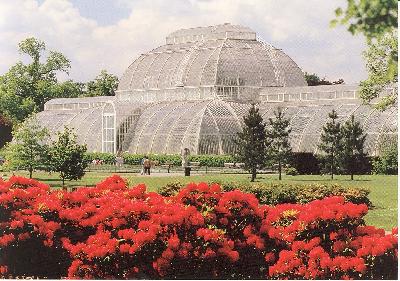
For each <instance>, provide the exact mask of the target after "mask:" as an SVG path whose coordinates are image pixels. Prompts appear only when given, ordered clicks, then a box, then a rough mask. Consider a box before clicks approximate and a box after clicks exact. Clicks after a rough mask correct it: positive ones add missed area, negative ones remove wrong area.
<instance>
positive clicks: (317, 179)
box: [5, 172, 398, 230]
mask: <svg viewBox="0 0 400 281" xmlns="http://www.w3.org/2000/svg"><path fill="white" fill-rule="evenodd" d="M18 174H19V175H23V176H27V173H26V172H19V173H18ZM110 174H112V173H109V172H108V173H107V172H88V173H86V175H85V177H84V178H83V179H82V180H79V181H71V182H67V185H68V186H93V185H95V184H96V183H98V182H99V181H101V180H103V179H104V178H106V177H107V176H109V175H110ZM5 175H6V177H7V176H9V174H8V173H5ZM120 175H121V176H122V177H124V178H127V179H128V182H129V184H130V185H131V186H133V185H136V184H139V183H144V184H146V186H147V188H148V190H149V191H156V190H157V187H159V186H163V185H165V184H167V183H169V182H173V181H177V180H179V181H181V182H184V183H189V182H201V181H205V182H212V181H218V182H232V181H236V182H249V181H250V178H249V175H246V174H202V175H193V176H191V177H184V176H182V175H180V174H178V173H177V174H176V175H175V174H173V176H165V177H161V176H157V174H154V175H152V176H140V175H138V174H137V173H121V174H120ZM34 177H35V178H36V179H38V180H40V181H42V182H45V183H47V184H49V185H50V186H51V187H53V188H59V187H60V186H61V180H60V179H59V178H58V174H56V173H52V174H49V173H45V172H36V173H34ZM397 178H398V176H384V175H364V176H355V178H354V181H351V180H350V179H349V176H335V179H334V180H333V181H332V180H331V179H330V177H329V176H319V175H317V176H314V175H307V176H295V177H292V176H283V180H282V182H283V183H288V184H309V183H321V184H333V183H337V184H340V185H342V186H355V187H366V188H369V189H370V191H371V193H370V195H369V198H370V200H371V201H372V203H373V205H374V206H375V207H374V208H373V209H372V210H370V211H369V212H368V214H367V216H366V217H365V219H366V223H367V224H369V225H374V226H377V227H380V228H384V229H386V230H391V229H392V228H393V227H395V226H397V212H398V211H397V210H398V207H397V205H398V199H397V193H398V189H397V186H398V185H397ZM256 181H258V182H265V183H272V182H278V180H277V176H276V175H269V174H268V175H266V174H263V175H259V176H258V177H257V180H256Z"/></svg>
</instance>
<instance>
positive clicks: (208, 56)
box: [38, 24, 397, 155]
mask: <svg viewBox="0 0 400 281" xmlns="http://www.w3.org/2000/svg"><path fill="white" fill-rule="evenodd" d="M396 86H397V85H395V86H393V89H387V91H395V90H396ZM356 92H357V86H352V85H331V86H314V87H307V86H306V82H305V80H304V76H303V73H302V71H301V70H300V68H299V67H298V66H297V65H296V63H295V62H294V61H293V60H292V59H290V57H288V56H287V55H286V54H285V53H284V52H282V51H281V50H280V49H277V48H275V47H273V46H271V45H269V44H266V43H263V42H261V41H260V40H257V37H256V33H255V32H254V31H252V30H251V29H249V28H247V27H242V26H236V25H231V24H223V25H217V26H210V27H198V28H191V29H182V30H178V31H175V32H173V33H171V34H170V35H168V36H167V38H166V45H163V46H160V47H158V48H156V49H154V50H152V51H150V52H148V53H146V54H142V55H141V56H140V57H139V58H138V59H136V60H135V61H134V62H133V63H132V64H131V65H130V66H129V67H128V69H127V70H126V72H125V73H124V74H123V76H122V77H121V79H120V84H119V87H118V90H117V93H116V96H115V97H92V98H71V99H54V100H50V101H49V102H47V103H46V105H45V110H44V111H43V112H41V113H39V114H38V120H39V122H40V123H41V124H42V125H43V126H45V127H47V128H48V129H49V130H50V131H51V132H53V134H52V135H55V134H54V133H55V132H57V131H59V130H62V129H63V127H64V126H68V127H71V128H74V129H75V130H76V133H77V135H78V140H79V141H80V142H81V143H85V144H87V147H88V150H89V151H97V152H111V153H117V152H119V151H121V152H130V153H154V154H172V153H180V152H181V151H182V149H183V148H189V150H190V152H191V153H192V154H227V153H231V152H233V151H234V150H235V141H234V139H235V137H236V133H237V132H238V131H241V128H242V120H243V116H244V115H245V114H246V113H247V111H248V109H249V107H250V105H251V103H257V104H258V107H259V108H260V112H261V113H262V114H263V118H264V120H265V121H267V120H268V118H270V117H272V116H273V112H274V110H276V109H277V108H278V107H281V108H282V109H283V110H284V112H285V115H286V116H287V117H289V118H290V120H291V127H292V134H291V144H292V148H293V150H294V151H304V152H317V144H318V143H319V137H320V134H321V130H322V126H323V125H324V124H325V122H326V121H327V116H328V113H329V112H330V111H332V109H335V110H336V111H337V112H338V115H339V117H340V121H345V120H347V119H348V118H349V117H350V116H351V114H354V115H355V116H356V118H357V119H358V120H359V121H360V122H361V123H362V124H363V127H364V130H365V131H366V133H367V141H366V150H367V152H368V153H369V154H371V155H377V154H379V153H380V151H381V149H382V145H383V144H385V145H386V144H387V143H389V142H396V141H397V108H392V109H390V110H387V111H384V112H380V111H377V110H375V109H373V108H372V107H370V106H367V105H363V104H362V102H361V100H360V99H359V98H358V96H357V94H356ZM383 94H385V93H383Z"/></svg>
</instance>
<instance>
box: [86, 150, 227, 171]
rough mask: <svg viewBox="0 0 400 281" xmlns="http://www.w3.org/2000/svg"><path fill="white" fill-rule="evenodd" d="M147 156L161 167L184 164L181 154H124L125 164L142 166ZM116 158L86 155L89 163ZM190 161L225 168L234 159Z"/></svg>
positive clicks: (195, 158)
mask: <svg viewBox="0 0 400 281" xmlns="http://www.w3.org/2000/svg"><path fill="white" fill-rule="evenodd" d="M145 156H147V157H149V159H150V160H152V161H158V163H159V164H161V165H162V164H165V163H167V162H170V163H172V164H173V165H174V166H181V164H182V158H181V156H180V155H179V154H130V153H124V154H122V157H123V159H124V164H128V165H140V163H141V161H142V159H143V158H144V157H145ZM115 158H116V156H115V155H114V154H112V153H101V152H88V153H86V155H85V159H86V160H87V161H89V162H91V161H93V159H98V160H102V161H103V163H104V164H114V163H115ZM189 161H192V162H200V165H201V166H207V167H223V166H224V163H227V162H229V163H232V162H234V159H233V157H232V156H230V155H190V156H189Z"/></svg>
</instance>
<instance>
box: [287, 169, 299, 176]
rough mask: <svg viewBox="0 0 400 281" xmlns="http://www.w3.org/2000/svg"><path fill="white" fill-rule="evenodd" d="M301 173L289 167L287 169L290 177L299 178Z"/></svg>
mask: <svg viewBox="0 0 400 281" xmlns="http://www.w3.org/2000/svg"><path fill="white" fill-rule="evenodd" d="M298 174H299V173H298V172H297V170H296V168H293V167H289V168H287V169H286V175H288V176H297V175H298Z"/></svg>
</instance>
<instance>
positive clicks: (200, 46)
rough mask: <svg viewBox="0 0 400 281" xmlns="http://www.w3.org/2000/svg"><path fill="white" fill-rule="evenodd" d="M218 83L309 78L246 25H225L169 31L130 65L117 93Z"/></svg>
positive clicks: (287, 82) (288, 83) (288, 82)
mask: <svg viewBox="0 0 400 281" xmlns="http://www.w3.org/2000/svg"><path fill="white" fill-rule="evenodd" d="M173 38H181V39H179V40H175V41H174V40H173ZM215 85H236V86H242V87H261V88H262V87H292V86H305V85H306V82H305V80H304V76H303V73H302V71H301V70H300V68H299V67H298V66H297V65H296V63H295V62H294V61H293V60H291V59H290V57H289V56H287V55H286V54H285V53H284V52H282V51H281V50H279V49H276V48H274V47H272V46H271V45H268V44H264V43H263V42H260V41H257V40H256V37H255V32H253V31H251V30H250V29H249V28H247V27H240V26H233V25H230V24H225V25H218V26H211V27H202V28H194V29H184V30H178V31H176V32H174V33H172V34H170V35H169V36H168V37H167V44H166V45H163V46H160V47H158V48H156V49H154V50H152V51H150V52H148V53H146V54H143V55H141V56H140V57H139V58H138V59H136V60H135V61H134V62H133V63H132V64H131V65H130V66H129V67H128V69H127V70H126V72H125V73H124V75H123V76H122V77H121V79H120V83H119V87H118V92H124V91H135V90H146V89H168V88H175V87H204V86H215Z"/></svg>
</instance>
